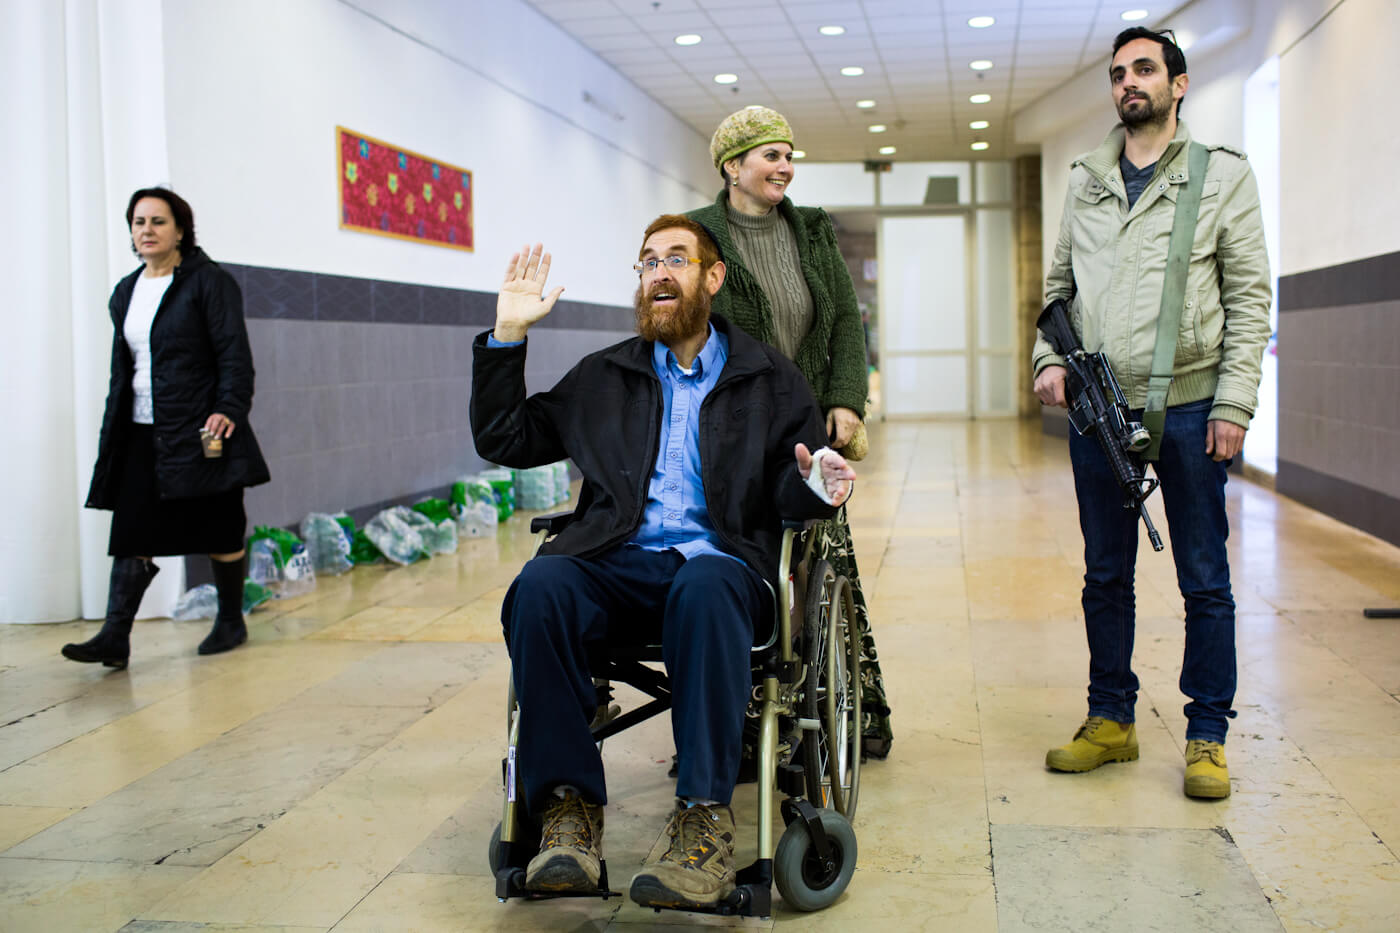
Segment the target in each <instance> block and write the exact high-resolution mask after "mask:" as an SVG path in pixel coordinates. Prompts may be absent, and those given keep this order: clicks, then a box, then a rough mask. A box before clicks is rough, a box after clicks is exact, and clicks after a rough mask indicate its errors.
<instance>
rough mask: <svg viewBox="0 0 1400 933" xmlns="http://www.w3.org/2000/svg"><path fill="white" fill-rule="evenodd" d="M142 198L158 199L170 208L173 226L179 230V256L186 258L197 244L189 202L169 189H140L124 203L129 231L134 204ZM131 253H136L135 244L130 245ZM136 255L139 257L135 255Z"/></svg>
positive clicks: (192, 209)
mask: <svg viewBox="0 0 1400 933" xmlns="http://www.w3.org/2000/svg"><path fill="white" fill-rule="evenodd" d="M142 198H160V199H161V200H162V201H164V202H165V203H166V204H168V205H169V206H170V214H171V216H172V217H174V218H175V226H177V227H179V228H180V233H181V237H180V255H181V256H188V255H189V254H190V253H191V252H193V251H194V248H195V247H196V246H198V245H199V244H198V243H196V242H195V238H194V208H192V207H190V202H189V201H186V200H185V199H184V198H182V197H180V196H179V195H178V194H176V193H175V192H173V191H171V190H170V189H169V188H141V189H139V190H138V191H136V192H135V193H134V194H132V196H131V200H130V201H127V202H126V229H127V230H130V229H131V217H132V215H133V214H135V213H136V202H137V201H140V200H141V199H142ZM131 251H132V252H133V253H135V252H136V244H135V242H133V243H132V244H131ZM137 255H140V254H139V253H137Z"/></svg>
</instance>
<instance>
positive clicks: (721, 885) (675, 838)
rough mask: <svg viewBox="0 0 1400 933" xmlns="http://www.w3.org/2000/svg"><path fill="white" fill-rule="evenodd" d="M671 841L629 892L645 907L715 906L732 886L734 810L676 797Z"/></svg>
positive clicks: (672, 815) (670, 828) (641, 874)
mask: <svg viewBox="0 0 1400 933" xmlns="http://www.w3.org/2000/svg"><path fill="white" fill-rule="evenodd" d="M666 832H667V834H668V835H669V836H670V837H671V844H670V846H669V847H668V848H667V849H666V851H665V852H663V853H662V854H661V857H660V858H658V859H656V860H655V861H652V862H648V863H647V864H645V865H643V866H642V870H641V871H639V872H638V873H637V874H636V876H635V877H634V878H633V879H632V890H631V891H630V892H629V896H630V897H631V898H632V901H633V902H634V903H637V904H640V905H641V906H643V907H679V908H686V907H713V906H715V905H716V904H718V903H719V902H720V901H721V900H723V899H724V898H725V897H726V896H727V895H728V894H729V892H731V891H733V890H734V811H732V810H730V809H729V808H728V807H726V806H724V805H722V804H716V805H715V806H711V807H707V806H704V805H703V804H695V805H694V806H692V807H687V806H686V805H685V801H683V800H677V801H676V809H675V810H674V811H672V813H671V821H670V822H669V823H667V824H666Z"/></svg>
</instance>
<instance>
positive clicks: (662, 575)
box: [501, 546, 771, 813]
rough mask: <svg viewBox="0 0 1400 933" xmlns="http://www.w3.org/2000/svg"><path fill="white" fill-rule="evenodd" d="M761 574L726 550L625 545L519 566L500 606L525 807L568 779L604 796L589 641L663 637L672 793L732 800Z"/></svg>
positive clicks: (593, 795)
mask: <svg viewBox="0 0 1400 933" xmlns="http://www.w3.org/2000/svg"><path fill="white" fill-rule="evenodd" d="M767 593H768V590H767V587H766V586H765V585H764V583H763V579H762V578H761V577H760V576H759V575H758V574H757V573H755V572H754V571H753V570H751V569H749V568H748V567H747V566H745V565H744V564H742V563H740V562H739V561H736V560H731V559H729V558H727V557H713V556H701V557H696V558H693V559H691V560H686V559H685V558H684V557H682V556H681V554H680V553H679V552H677V551H670V550H668V551H660V552H657V551H647V550H643V549H642V548H638V547H628V546H623V547H620V548H617V549H615V550H612V551H609V552H607V553H605V554H602V555H599V556H597V557H593V558H588V559H584V558H579V557H568V556H563V555H545V556H542V557H536V558H534V559H533V560H531V561H530V562H529V563H527V564H526V565H525V567H524V569H522V570H521V572H520V575H519V576H518V577H516V579H515V582H514V583H513V584H512V585H511V588H510V591H509V592H508V593H507V594H506V598H505V602H504V603H503V604H502V607H501V624H502V626H503V627H504V630H505V639H506V645H507V647H508V648H509V649H510V657H511V664H512V667H513V671H514V677H515V693H516V697H517V698H518V700H519V703H520V740H519V743H518V745H517V747H516V766H517V767H518V768H519V771H520V776H521V780H522V783H523V784H524V793H525V804H526V807H527V809H529V810H530V811H531V812H534V813H538V812H540V811H541V809H542V806H543V804H544V803H545V802H546V800H547V798H548V795H549V794H550V792H551V791H552V790H553V789H554V788H555V787H558V786H560V785H563V784H569V785H572V786H574V787H576V788H578V790H579V793H580V794H581V795H582V796H583V797H584V799H586V800H589V801H592V802H593V803H598V804H603V803H607V784H606V782H605V781H604V777H603V760H602V756H601V755H600V754H599V752H598V747H597V745H596V744H595V743H594V741H593V737H592V734H591V733H590V732H589V723H590V722H591V721H592V719H593V715H594V712H595V710H596V707H597V694H596V692H595V690H594V688H593V679H592V677H593V675H592V673H591V672H590V671H589V666H588V653H589V645H590V644H593V645H595V647H596V646H597V645H598V644H599V643H602V642H604V641H607V640H611V639H621V640H623V643H626V642H634V643H644V642H646V641H652V643H655V642H654V639H655V638H656V636H658V635H659V636H660V640H661V643H662V645H663V651H662V655H663V659H664V661H665V665H666V672H667V674H668V675H669V677H670V679H671V730H672V733H673V734H674V737H675V742H676V751H677V753H678V756H679V758H678V777H677V780H676V796H678V797H695V798H703V799H710V800H716V801H719V802H721V803H728V802H729V800H730V797H731V796H732V795H733V793H734V783H735V780H736V779H737V777H738V773H739V756H740V746H741V743H742V737H743V729H744V711H745V710H746V709H747V707H748V701H749V695H750V693H751V689H752V681H751V678H750V674H749V661H750V658H749V652H750V649H751V648H752V647H753V642H754V620H755V619H757V618H758V617H759V613H760V612H762V611H763V610H764V608H765V607H766V606H767V605H768V604H769V603H770V602H771V600H770V598H769V597H768V595H767Z"/></svg>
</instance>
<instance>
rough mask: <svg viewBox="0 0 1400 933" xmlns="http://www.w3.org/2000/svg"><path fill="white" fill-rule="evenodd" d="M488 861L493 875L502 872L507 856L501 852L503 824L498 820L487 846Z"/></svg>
mask: <svg viewBox="0 0 1400 933" xmlns="http://www.w3.org/2000/svg"><path fill="white" fill-rule="evenodd" d="M486 859H487V861H488V862H489V863H490V865H491V874H492V875H495V874H496V872H498V871H500V870H501V865H502V863H503V862H504V861H505V854H504V853H503V852H502V851H501V824H500V821H499V820H498V821H497V822H496V828H495V829H494V830H492V832H491V841H490V842H488V843H487V844H486Z"/></svg>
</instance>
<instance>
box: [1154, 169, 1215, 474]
mask: <svg viewBox="0 0 1400 933" xmlns="http://www.w3.org/2000/svg"><path fill="white" fill-rule="evenodd" d="M1209 157H1210V153H1209V152H1208V151H1207V150H1206V147H1205V146H1203V145H1201V144H1200V143H1197V142H1193V143H1191V148H1190V151H1189V152H1188V153H1187V157H1186V173H1187V177H1186V186H1185V188H1184V189H1183V190H1182V191H1181V193H1180V194H1178V195H1177V198H1176V213H1175V215H1173V217H1172V238H1171V241H1170V243H1169V244H1168V246H1167V272H1166V276H1165V278H1164V281H1163V282H1162V307H1161V310H1160V311H1159V312H1158V313H1157V344H1156V346H1155V347H1154V349H1153V351H1152V375H1151V376H1150V377H1149V378H1148V380H1147V407H1146V408H1145V409H1144V410H1143V413H1142V424H1143V427H1145V428H1147V430H1148V432H1150V433H1151V435H1152V443H1151V444H1150V445H1149V446H1148V448H1147V450H1146V451H1145V452H1144V453H1143V455H1142V458H1143V459H1144V460H1156V459H1157V454H1158V450H1159V449H1160V448H1161V446H1162V430H1163V428H1164V427H1165V426H1166V421H1167V393H1168V392H1169V391H1170V390H1171V387H1172V369H1173V368H1174V366H1175V363H1176V335H1177V333H1178V332H1179V331H1180V329H1181V311H1182V306H1183V305H1184V304H1185V302H1186V272H1187V270H1188V269H1189V268H1190V266H1191V244H1192V243H1194V242H1195V239H1196V215H1197V214H1199V213H1200V209H1201V188H1203V187H1204V186H1205V183H1206V161H1207V160H1208V159H1209Z"/></svg>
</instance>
